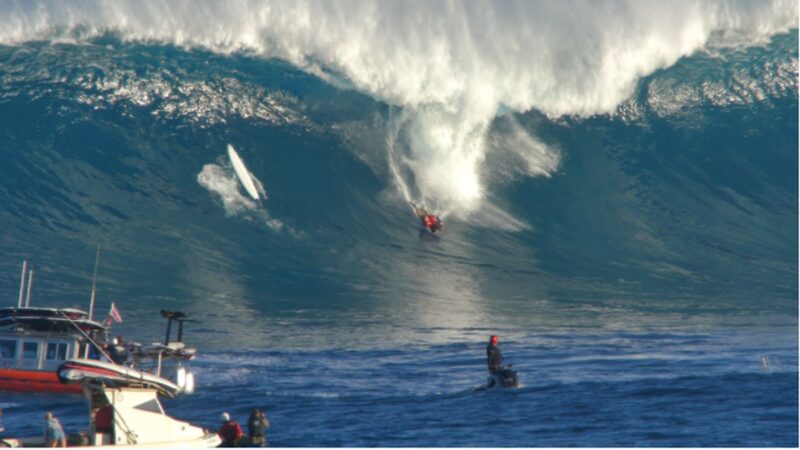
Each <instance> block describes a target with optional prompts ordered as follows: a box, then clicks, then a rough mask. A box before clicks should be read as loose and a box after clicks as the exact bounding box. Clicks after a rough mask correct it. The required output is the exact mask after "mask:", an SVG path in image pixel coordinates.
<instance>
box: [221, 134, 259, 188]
mask: <svg viewBox="0 0 800 450" xmlns="http://www.w3.org/2000/svg"><path fill="white" fill-rule="evenodd" d="M228 158H230V160H231V164H233V170H234V171H235V172H236V176H237V177H238V178H239V181H240V182H241V183H242V186H244V189H245V190H246V191H247V193H248V194H250V197H253V200H258V199H259V197H258V190H257V189H256V186H255V184H253V179H252V178H251V177H250V172H248V171H247V167H245V165H244V163H243V162H242V159H241V158H239V154H238V153H236V150H234V148H233V146H232V145H231V144H228Z"/></svg>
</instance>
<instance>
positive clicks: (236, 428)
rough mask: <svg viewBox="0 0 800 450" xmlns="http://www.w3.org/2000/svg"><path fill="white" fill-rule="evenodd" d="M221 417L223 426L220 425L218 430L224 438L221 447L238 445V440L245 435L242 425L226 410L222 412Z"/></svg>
mask: <svg viewBox="0 0 800 450" xmlns="http://www.w3.org/2000/svg"><path fill="white" fill-rule="evenodd" d="M220 419H221V420H222V426H221V427H219V431H218V432H217V434H219V437H220V438H222V444H220V447H236V444H237V441H239V440H240V439H241V438H242V436H244V432H243V431H242V427H241V426H240V425H239V423H238V422H237V421H235V420H233V419H231V416H230V414H228V413H226V412H224V413H222V414H220Z"/></svg>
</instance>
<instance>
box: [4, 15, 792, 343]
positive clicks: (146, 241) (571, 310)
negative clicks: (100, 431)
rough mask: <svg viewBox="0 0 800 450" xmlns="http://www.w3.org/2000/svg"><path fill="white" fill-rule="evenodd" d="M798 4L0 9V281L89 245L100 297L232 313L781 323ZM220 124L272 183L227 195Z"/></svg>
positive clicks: (55, 294)
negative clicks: (429, 211) (440, 229)
mask: <svg viewBox="0 0 800 450" xmlns="http://www.w3.org/2000/svg"><path fill="white" fill-rule="evenodd" d="M578 6H579V7H578ZM487 11H490V12H491V13H487ZM796 16H797V6H796V3H793V2H781V1H774V2H735V1H728V2H724V1H707V2H694V1H686V2H680V3H679V4H676V3H670V4H666V5H663V6H662V5H660V4H656V3H655V2H591V3H586V4H584V3H580V5H576V4H575V3H571V2H500V3H497V2H491V3H478V2H473V3H468V4H458V3H455V4H454V3H448V2H427V3H425V4H419V5H415V6H414V7H413V8H409V7H408V5H407V4H406V3H403V2H364V1H358V2H335V3H330V2H293V3H262V2H230V3H225V4H222V3H217V2H180V1H178V2H169V3H161V2H130V3H128V2H68V1H65V2H6V3H3V4H2V5H0V114H1V115H2V117H3V118H4V120H3V124H4V125H3V130H2V133H0V145H1V146H2V150H0V151H2V152H3V154H4V155H5V156H4V157H5V161H6V164H4V165H3V167H2V168H1V169H0V173H2V177H0V202H2V205H3V207H2V208H0V221H2V224H3V226H4V233H5V235H4V239H3V240H2V242H3V245H4V247H3V248H4V254H7V255H8V256H9V258H4V260H3V262H2V264H3V266H2V269H3V276H4V278H2V280H3V285H4V286H6V287H8V288H9V289H11V290H13V286H14V285H15V283H17V281H16V279H15V278H14V276H15V275H16V265H17V263H18V259H19V258H21V257H34V258H35V259H42V260H45V261H50V263H49V264H50V265H51V267H50V268H49V269H47V270H48V271H50V272H59V273H62V274H63V276H64V277H65V278H64V279H63V280H62V281H59V282H58V283H55V284H52V285H48V284H47V283H46V282H45V281H44V280H43V281H41V283H42V285H41V286H40V287H39V289H38V290H37V293H38V295H40V296H42V298H43V301H47V300H52V301H55V300H56V299H58V298H59V296H60V295H62V294H64V293H70V292H71V291H70V289H74V290H75V291H74V292H72V293H73V294H75V295H78V294H79V293H80V292H82V291H81V290H80V289H81V285H80V283H81V282H82V280H84V279H85V272H86V271H90V269H91V268H90V267H88V268H87V267H86V266H88V265H90V264H91V261H93V256H92V255H93V251H94V250H93V249H94V243H97V242H101V243H103V244H104V246H105V247H107V249H106V250H105V251H106V252H107V253H106V254H107V257H106V264H107V266H106V269H105V274H106V275H105V276H106V277H107V279H106V281H105V283H106V284H105V289H107V291H108V294H109V295H113V294H124V295H129V296H138V297H139V298H142V299H145V300H144V301H143V304H151V303H152V304H155V303H159V302H161V301H162V300H163V298H164V297H165V296H166V297H167V298H171V299H175V301H179V302H185V303H186V304H189V305H197V308H198V309H202V308H208V307H212V308H216V307H223V306H224V308H225V309H226V310H228V312H229V313H230V317H228V316H226V317H225V318H224V320H230V321H231V322H233V323H236V322H237V321H238V320H241V317H258V315H253V314H252V313H253V312H254V311H256V312H259V313H268V314H266V315H267V316H269V317H273V316H280V314H288V315H290V316H291V317H292V320H296V319H297V318H298V317H300V318H306V315H307V314H310V315H311V316H314V313H313V311H318V310H322V311H326V312H329V313H331V314H333V313H336V312H345V313H347V314H348V316H347V317H348V320H352V321H356V322H358V323H360V324H361V325H363V326H364V327H367V328H369V327H370V326H373V325H375V326H376V328H375V329H376V330H383V329H382V328H381V326H377V325H376V324H380V323H383V322H385V321H387V320H388V321H390V322H392V323H399V324H409V323H416V324H419V325H420V326H426V325H433V324H440V323H441V322H443V321H444V322H448V323H450V324H451V325H452V327H453V328H452V329H449V330H450V331H447V333H449V332H453V330H457V329H460V327H471V326H485V325H487V324H491V323H492V322H494V321H495V320H496V317H495V316H496V314H500V315H501V316H503V317H505V318H506V320H508V321H510V322H511V323H517V322H519V323H520V324H529V322H531V321H532V322H533V323H536V324H537V325H543V324H550V325H552V324H559V323H571V324H574V323H580V324H592V323H595V321H599V322H603V323H614V324H620V323H630V322H632V321H633V322H635V321H637V320H640V319H641V320H650V319H652V318H653V317H658V318H659V319H658V320H663V319H664V318H665V317H670V318H671V322H670V323H680V322H681V321H682V320H683V318H684V317H685V315H689V316H699V317H703V319H702V320H711V319H709V317H712V318H718V317H727V316H728V315H737V316H740V315H741V316H747V317H752V316H753V315H755V316H758V315H760V314H762V313H763V314H765V315H770V316H771V317H772V316H774V315H778V316H782V315H785V314H786V313H787V312H788V313H789V316H791V315H792V314H794V315H795V316H796V311H797V305H796V301H794V300H796V296H797V284H796V280H797V174H796V170H795V169H796V167H797V151H796V150H797V97H798V95H797V94H798V92H797V85H796V80H797V74H798V60H797V43H796V42H797V31H796V28H793V27H795V26H796V23H795V19H796ZM228 144H232V145H234V146H235V147H236V148H237V150H238V151H240V153H241V154H242V156H243V157H244V159H245V160H246V161H247V164H248V167H249V169H250V170H251V171H252V172H253V173H254V174H255V175H257V177H258V178H259V179H260V180H262V182H263V183H264V185H265V187H266V189H267V190H268V191H269V192H270V199H269V201H267V202H264V203H263V204H259V205H256V204H249V203H246V202H244V201H243V200H244V198H243V197H241V196H238V195H239V194H237V192H236V189H235V183H234V181H235V179H234V178H232V172H231V171H230V170H229V168H228V167H226V162H225V160H224V154H225V148H226V146H227V145H228ZM409 200H412V201H417V202H423V203H425V204H427V205H429V206H431V207H432V208H435V209H436V210H437V211H439V212H441V213H443V214H444V215H445V219H446V221H447V223H448V225H447V231H446V233H445V235H444V237H443V238H442V240H441V241H438V242H430V241H427V240H426V239H425V238H424V236H422V237H421V236H419V235H418V234H417V231H418V230H417V228H416V225H417V224H416V223H415V221H414V218H413V216H411V214H410V213H409V208H408V206H407V204H406V202H407V201H409ZM87 261H88V262H87ZM61 266H63V267H61ZM45 279H46V278H45ZM153 280H155V281H156V282H153ZM70 286H75V287H70ZM132 286H133V287H132ZM165 286H169V287H165ZM163 289H167V290H169V291H170V292H167V293H164V292H161V290H163ZM432 302H435V304H434V303H432ZM309 311H311V312H309ZM221 320H222V319H221ZM253 320H255V319H253ZM274 320H279V319H274ZM309 320H310V321H311V322H312V323H316V322H315V320H316V319H314V318H311V319H309ZM332 320H333V319H332ZM713 320H716V319H713ZM143 322H146V321H144V320H143ZM291 323H295V324H296V323H297V322H291ZM271 325H274V326H276V327H277V326H279V322H276V323H272V324H271ZM255 328H257V327H255ZM382 333H383V331H381V332H376V334H382ZM397 333H398V335H400V336H405V334H404V333H406V331H403V330H402V329H398V330H397Z"/></svg>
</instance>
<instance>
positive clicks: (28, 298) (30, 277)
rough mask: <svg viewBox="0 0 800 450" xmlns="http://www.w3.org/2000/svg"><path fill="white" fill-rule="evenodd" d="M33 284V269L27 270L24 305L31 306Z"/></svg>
mask: <svg viewBox="0 0 800 450" xmlns="http://www.w3.org/2000/svg"><path fill="white" fill-rule="evenodd" d="M32 285H33V269H31V270H30V271H29V272H28V295H26V296H25V307H26V308H27V307H29V306H31V286H32Z"/></svg>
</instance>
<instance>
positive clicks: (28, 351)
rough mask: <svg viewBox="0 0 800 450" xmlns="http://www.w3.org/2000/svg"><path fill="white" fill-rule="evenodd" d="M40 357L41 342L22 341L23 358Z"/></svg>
mask: <svg viewBox="0 0 800 450" xmlns="http://www.w3.org/2000/svg"><path fill="white" fill-rule="evenodd" d="M38 357H39V343H38V342H23V343H22V358H23V359H36V358H38Z"/></svg>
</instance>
